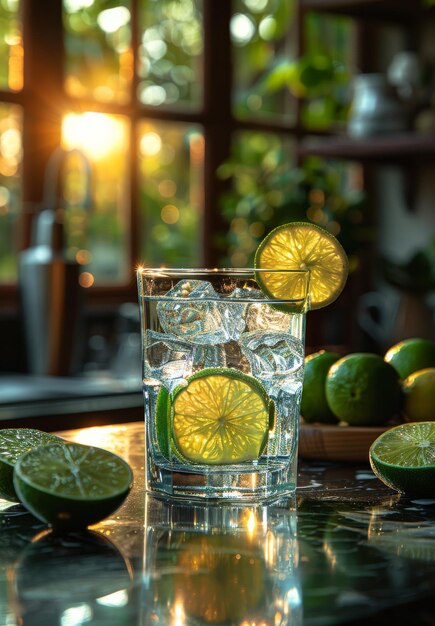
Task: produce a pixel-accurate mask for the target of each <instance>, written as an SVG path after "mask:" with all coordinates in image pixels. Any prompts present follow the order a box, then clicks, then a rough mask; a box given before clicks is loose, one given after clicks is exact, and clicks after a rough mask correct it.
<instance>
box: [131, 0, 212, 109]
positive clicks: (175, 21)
mask: <svg viewBox="0 0 435 626" xmlns="http://www.w3.org/2000/svg"><path fill="white" fill-rule="evenodd" d="M139 7H140V13H139V32H140V46H139V68H138V73H139V86H138V94H137V97H138V99H139V101H140V102H142V103H143V104H147V105H153V106H180V105H181V106H183V105H184V106H186V105H188V106H193V107H195V108H198V107H199V104H200V99H201V97H202V92H201V85H202V79H201V78H202V77H201V70H202V49H203V32H202V10H203V2H202V0H178V1H177V2H173V0H159V2H141V3H139Z"/></svg>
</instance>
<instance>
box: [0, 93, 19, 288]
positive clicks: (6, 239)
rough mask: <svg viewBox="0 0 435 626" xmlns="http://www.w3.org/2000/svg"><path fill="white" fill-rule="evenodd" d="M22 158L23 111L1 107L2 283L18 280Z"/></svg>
mask: <svg viewBox="0 0 435 626" xmlns="http://www.w3.org/2000/svg"><path fill="white" fill-rule="evenodd" d="M21 158H22V149H21V108H20V107H17V106H15V105H12V106H11V105H8V104H0V282H12V281H15V280H16V278H17V265H16V258H17V257H16V255H17V249H16V248H17V246H16V244H17V222H18V217H19V212H20V206H21Z"/></svg>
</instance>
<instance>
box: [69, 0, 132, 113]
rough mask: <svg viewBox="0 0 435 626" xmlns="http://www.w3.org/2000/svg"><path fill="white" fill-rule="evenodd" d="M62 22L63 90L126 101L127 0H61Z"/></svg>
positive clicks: (129, 57)
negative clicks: (113, 0)
mask: <svg viewBox="0 0 435 626" xmlns="http://www.w3.org/2000/svg"><path fill="white" fill-rule="evenodd" d="M63 22H64V29H65V88H66V91H67V93H68V94H69V95H70V96H73V97H77V98H92V99H94V100H96V101H98V102H116V103H119V104H126V103H128V102H129V100H130V93H131V82H132V79H133V53H132V49H131V2H130V0H123V1H121V0H119V1H117V2H116V3H110V2H108V3H107V2H106V3H101V2H94V1H93V0H63Z"/></svg>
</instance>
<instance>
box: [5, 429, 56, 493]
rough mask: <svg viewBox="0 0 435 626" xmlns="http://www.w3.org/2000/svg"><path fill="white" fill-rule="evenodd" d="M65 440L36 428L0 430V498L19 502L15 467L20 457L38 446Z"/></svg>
mask: <svg viewBox="0 0 435 626" xmlns="http://www.w3.org/2000/svg"><path fill="white" fill-rule="evenodd" d="M61 442H63V439H61V438H60V437H56V435H50V434H48V433H44V432H42V431H41V430H36V429H34V428H3V429H1V430H0V498H4V499H5V500H10V501H11V502H18V501H19V500H18V496H17V494H16V493H15V489H14V484H13V474H14V466H15V463H16V462H17V461H18V459H19V457H20V456H21V455H22V454H24V453H25V452H28V451H29V450H32V449H33V448H37V447H38V446H44V445H46V444H48V443H61Z"/></svg>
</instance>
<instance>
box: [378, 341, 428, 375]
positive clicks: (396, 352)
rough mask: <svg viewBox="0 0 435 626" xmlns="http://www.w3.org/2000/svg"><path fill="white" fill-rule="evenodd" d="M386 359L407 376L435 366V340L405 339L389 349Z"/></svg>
mask: <svg viewBox="0 0 435 626" xmlns="http://www.w3.org/2000/svg"><path fill="white" fill-rule="evenodd" d="M384 359H385V361H386V362H387V363H390V365H392V366H393V367H394V369H395V370H396V371H397V372H398V374H399V376H400V378H406V377H407V376H409V375H410V374H412V373H413V372H416V371H417V370H423V369H426V368H427V367H435V341H431V340H430V339H418V338H415V339H405V340H404V341H400V342H399V343H397V344H396V345H394V346H391V348H390V349H389V350H388V352H387V353H386V354H385V356H384Z"/></svg>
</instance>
